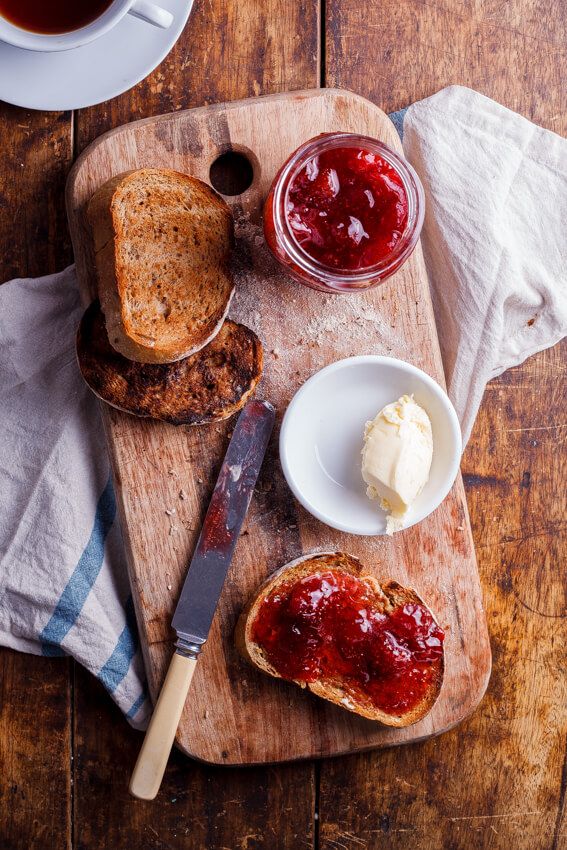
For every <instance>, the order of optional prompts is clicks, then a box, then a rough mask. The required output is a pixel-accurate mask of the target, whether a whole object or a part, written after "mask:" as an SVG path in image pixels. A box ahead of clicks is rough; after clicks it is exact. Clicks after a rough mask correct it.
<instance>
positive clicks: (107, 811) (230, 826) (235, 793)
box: [74, 669, 314, 850]
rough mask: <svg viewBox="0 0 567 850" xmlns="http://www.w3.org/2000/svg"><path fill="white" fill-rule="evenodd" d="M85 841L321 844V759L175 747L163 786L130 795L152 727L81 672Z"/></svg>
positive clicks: (82, 845)
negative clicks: (252, 758) (254, 759)
mask: <svg viewBox="0 0 567 850" xmlns="http://www.w3.org/2000/svg"><path fill="white" fill-rule="evenodd" d="M76 717H77V724H76V740H75V744H76V754H77V755H76V764H75V783H76V794H77V807H76V820H75V845H74V847H75V848H76V850H95V848H96V850H127V848H131V847H132V846H135V847H136V848H139V850H166V848H167V850H205V848H206V850H227V848H230V850H233V848H234V850H236V848H238V850H240V848H242V850H246V849H247V848H248V850H253V849H254V850H261V848H269V849H270V850H285V848H291V847H293V848H297V850H301V848H302V847H312V846H313V823H314V821H313V800H314V774H313V768H312V765H311V764H309V763H307V762H306V763H303V764H300V765H289V766H286V767H279V768H270V767H257V768H252V769H248V770H230V769H226V768H212V767H210V766H207V765H203V764H199V763H198V762H195V761H189V760H188V759H187V758H186V757H185V756H183V755H182V754H181V753H180V752H178V751H174V753H173V754H172V756H171V758H170V761H169V765H168V769H167V772H166V775H165V779H164V782H163V784H162V787H161V790H160V792H159V795H158V797H157V799H156V800H155V801H152V802H150V803H145V802H141V801H140V800H135V799H134V798H133V797H131V796H130V795H129V794H128V780H129V778H130V771H131V769H132V766H133V764H134V762H135V760H136V756H137V754H138V750H139V747H140V745H141V741H142V736H141V734H140V733H139V732H135V731H134V730H133V729H129V728H128V727H127V725H126V724H125V722H124V718H123V717H122V716H121V714H120V712H119V711H118V709H117V708H116V707H115V706H113V705H112V704H111V702H110V700H109V699H108V696H107V695H106V694H105V693H104V691H103V689H102V687H101V686H100V685H99V683H97V682H96V681H95V680H94V679H92V678H91V677H90V676H88V674H87V673H85V671H84V670H81V669H78V671H77V706H76Z"/></svg>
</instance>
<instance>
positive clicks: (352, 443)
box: [280, 355, 462, 535]
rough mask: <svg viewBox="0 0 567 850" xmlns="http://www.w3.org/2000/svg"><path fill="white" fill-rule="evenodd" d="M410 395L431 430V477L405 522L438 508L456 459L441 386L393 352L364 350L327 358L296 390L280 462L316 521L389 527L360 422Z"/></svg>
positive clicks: (355, 527) (363, 530)
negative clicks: (366, 473) (364, 467)
mask: <svg viewBox="0 0 567 850" xmlns="http://www.w3.org/2000/svg"><path fill="white" fill-rule="evenodd" d="M404 394H407V395H412V394H413V395H414V396H415V400H416V402H417V403H418V404H420V405H421V406H422V407H423V408H424V409H425V410H426V411H427V413H428V415H429V418H430V419H431V428H432V431H433V462H432V464H431V471H430V474H429V480H428V482H427V484H426V485H425V487H424V488H423V490H422V492H421V493H420V494H419V496H418V498H417V499H416V501H415V502H414V504H413V505H412V506H411V508H410V509H409V511H408V515H407V519H406V521H405V527H409V526H411V525H415V523H417V522H420V521H421V520H422V519H425V517H426V516H428V515H429V514H430V513H431V512H432V511H434V510H435V508H437V507H438V506H439V505H440V504H441V502H442V501H443V499H444V498H445V496H446V495H447V493H448V492H449V490H450V489H451V487H452V486H453V482H454V481H455V477H456V475H457V473H458V471H459V466H460V462H461V449H462V446H461V429H460V427H459V420H458V419H457V414H456V413H455V409H454V407H453V405H452V404H451V402H450V401H449V398H448V397H447V394H446V393H445V391H444V390H443V389H442V388H441V387H440V386H439V384H437V383H436V382H435V381H434V380H433V378H430V377H429V375H427V374H426V373H425V372H422V371H421V369H417V368H416V367H415V366H412V365H411V364H410V363H405V362H404V361H403V360H396V359H395V358H394V357H381V356H378V355H364V356H361V357H349V358H347V359H346V360H339V361H337V362H336V363H332V364H331V365H330V366H327V367H326V368H325V369H321V371H320V372H317V373H316V374H315V375H313V376H312V377H311V378H309V380H308V381H306V382H305V384H304V385H303V386H302V387H301V389H300V390H298V392H297V393H296V394H295V396H294V397H293V399H292V400H291V402H290V404H289V407H288V409H287V411H286V413H285V416H284V419H283V422H282V428H281V433H280V460H281V464H282V469H283V472H284V475H285V478H286V481H287V483H288V484H289V486H290V488H291V490H292V492H293V494H294V496H295V497H296V499H297V500H298V501H299V502H301V504H302V505H303V507H304V508H306V509H307V510H308V511H309V512H310V513H311V514H313V516H315V517H317V519H319V520H321V522H324V523H326V525H330V526H331V527H332V528H337V529H338V530H339V531H346V532H349V533H351V534H364V535H376V534H385V533H386V513H385V511H383V510H382V509H381V508H380V506H379V503H378V502H376V501H370V499H368V498H367V496H366V485H365V483H364V481H363V480H362V475H361V471H360V467H361V455H360V452H361V449H362V443H363V434H364V425H365V423H366V422H367V420H369V419H374V417H375V416H376V414H377V413H378V411H379V410H381V409H382V408H383V407H384V406H385V405H386V404H389V403H390V402H392V401H396V399H398V398H399V397H400V396H402V395H404Z"/></svg>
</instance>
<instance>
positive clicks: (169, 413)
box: [77, 301, 262, 425]
mask: <svg viewBox="0 0 567 850" xmlns="http://www.w3.org/2000/svg"><path fill="white" fill-rule="evenodd" d="M77 358H78V361H79V368H80V370H81V374H82V376H83V378H84V379H85V381H86V382H87V384H88V385H89V387H90V388H91V390H92V391H93V392H94V393H95V394H96V395H97V396H99V398H101V399H102V400H103V401H106V402H107V404H110V405H112V406H113V407H117V408H118V409H119V410H124V411H126V412H127V413H132V414H133V415H134V416H145V417H150V418H151V419H162V420H163V421H164V422H171V423H172V424H173V425H200V424H203V423H204V422H212V421H214V420H220V419H228V417H229V416H232V414H233V413H236V411H237V410H240V409H241V408H242V407H244V404H245V403H246V401H247V399H248V398H249V396H250V395H251V394H252V393H253V392H254V389H255V387H256V384H257V383H258V381H259V380H260V376H261V374H262V345H261V343H260V340H259V339H258V337H257V336H256V334H255V333H253V332H252V331H251V330H249V328H246V327H244V325H239V324H237V323H236V322H232V321H230V320H227V321H226V322H225V323H224V324H223V326H222V328H221V330H220V331H219V333H218V334H217V336H216V337H215V338H214V339H213V341H212V342H210V343H209V344H208V345H207V346H206V347H205V348H203V349H201V351H198V352H197V353H196V354H193V355H192V356H191V357H187V358H185V359H184V360H177V361H175V363H161V364H159V363H135V362H134V361H132V360H128V359H127V358H126V357H124V356H123V355H122V354H120V353H119V352H118V351H115V349H114V348H113V347H112V346H111V345H110V343H109V341H108V334H107V332H106V327H105V323H104V317H103V315H102V312H101V310H100V305H99V303H98V301H95V302H93V303H92V304H91V305H90V307H88V309H87V310H86V311H85V314H84V315H83V318H82V319H81V323H80V325H79V330H78V332H77Z"/></svg>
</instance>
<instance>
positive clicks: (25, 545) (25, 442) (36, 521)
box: [0, 86, 567, 728]
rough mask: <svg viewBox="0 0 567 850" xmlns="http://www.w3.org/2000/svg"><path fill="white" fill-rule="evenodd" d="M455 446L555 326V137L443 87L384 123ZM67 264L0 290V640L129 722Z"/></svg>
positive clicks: (142, 705)
mask: <svg viewBox="0 0 567 850" xmlns="http://www.w3.org/2000/svg"><path fill="white" fill-rule="evenodd" d="M392 118H393V120H394V122H395V123H396V126H397V127H398V129H399V131H400V135H402V136H403V145H404V150H405V153H406V156H407V158H408V159H409V160H410V162H411V163H412V164H413V166H414V167H415V169H416V171H417V172H418V174H419V176H420V177H421V180H422V182H423V184H424V189H425V195H426V205H427V209H426V217H425V224H424V229H423V234H422V242H423V247H424V253H425V259H426V265H427V270H428V274H429V279H430V284H431V290H432V294H433V301H434V307H435V312H436V318H437V327H438V332H439V337H440V341H441V348H442V353H443V360H444V365H445V372H446V377H447V385H448V390H449V395H450V397H451V399H452V401H453V403H454V405H455V407H456V409H457V413H458V415H459V419H460V422H461V426H462V430H463V438H464V442H466V440H467V439H468V437H469V435H470V431H471V428H472V425H473V422H474V418H475V416H476V413H477V410H478V406H479V404H480V401H481V398H482V394H483V391H484V387H485V385H486V383H487V381H488V380H490V378H492V377H495V376H496V375H498V374H500V373H501V372H502V371H504V370H505V369H507V368H508V367H510V366H513V365H516V364H518V363H520V362H521V361H522V360H523V359H525V358H526V357H528V356H529V355H531V354H533V353H535V352H536V351H540V350H541V349H543V348H546V347H548V346H550V345H553V344H554V343H556V342H557V341H558V340H560V339H561V338H562V337H563V336H564V335H565V332H566V327H567V281H566V271H565V270H566V269H567V240H566V239H565V224H564V222H565V221H567V171H566V169H567V141H566V140H564V139H562V138H560V137H559V136H557V135H555V134H554V133H551V132H549V131H546V130H542V129H541V128H539V127H536V126H535V125H534V124H531V123H530V122H529V121H527V120H526V119H524V118H522V117H520V116H519V115H516V114H514V113H513V112H511V111H510V110H508V109H505V108H504V107H502V106H500V105H498V104H496V103H494V102H493V101H491V100H489V99H487V98H485V97H483V96H482V95H480V94H477V93H475V92H473V91H470V90H469V89H465V88H462V87H458V86H453V87H450V88H448V89H444V90H443V91H441V92H439V93H438V94H436V95H434V96H433V97H430V98H427V99H426V100H423V101H420V102H419V103H416V104H414V105H412V106H410V107H409V108H408V109H406V110H403V111H401V112H399V113H396V114H395V115H393V116H392ZM81 312H82V308H81V307H80V304H79V297H78V290H77V286H76V281H75V273H74V268H73V267H69V268H68V269H66V270H65V271H64V272H62V273H60V274H58V275H49V276H47V277H44V278H39V279H36V280H15V281H12V282H11V283H9V284H5V285H4V286H1V287H0V434H1V435H2V437H1V439H0V505H1V511H0V565H1V571H0V643H2V644H4V645H6V646H10V647H13V648H14V649H19V650H22V651H25V652H33V653H37V654H41V653H43V654H44V655H55V654H63V653H66V654H70V655H72V656H73V657H74V658H76V659H77V660H78V661H79V662H80V663H81V664H83V665H84V666H85V667H87V668H88V669H89V670H90V671H91V672H92V673H93V674H94V675H96V676H98V678H99V679H100V680H101V681H102V683H103V684H104V685H105V687H106V688H107V689H108V691H109V692H110V694H111V695H112V697H113V699H114V700H115V701H116V702H117V704H118V705H119V706H120V708H121V709H122V711H123V712H124V714H125V715H126V716H127V718H128V719H129V721H130V722H131V723H132V724H133V725H135V726H138V727H141V728H143V727H144V726H145V725H146V723H147V719H148V717H149V714H150V711H151V707H150V702H149V699H148V696H147V692H146V688H145V684H144V670H143V663H142V659H141V655H140V651H139V648H138V641H137V633H136V626H135V621H134V616H133V608H132V600H131V596H130V592H129V587H128V580H127V577H126V568H125V559H124V553H123V549H122V545H121V539H120V530H119V527H118V523H117V521H116V516H115V503H114V495H113V492H112V485H111V481H110V473H109V464H108V460H107V456H106V450H105V446H104V437H103V432H102V424H101V419H100V412H99V406H98V401H97V400H96V399H95V397H94V396H93V395H92V394H91V393H90V391H89V390H88V389H87V387H86V386H85V385H84V384H83V381H82V379H81V377H80V375H79V372H78V368H77V366H76V361H75V351H74V336H75V330H76V327H77V325H78V321H79V318H80V315H81Z"/></svg>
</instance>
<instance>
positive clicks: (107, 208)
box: [87, 168, 234, 363]
mask: <svg viewBox="0 0 567 850" xmlns="http://www.w3.org/2000/svg"><path fill="white" fill-rule="evenodd" d="M136 193H138V194H137V195H136ZM134 195H135V196H136V198H137V197H138V196H140V195H141V196H142V200H140V201H139V202H138V201H136V203H140V204H145V209H146V210H147V209H150V212H151V215H150V218H151V220H152V222H154V224H155V228H157V230H158V231H159V232H160V233H161V228H162V227H163V228H164V229H165V230H167V229H168V228H169V230H174V231H175V233H173V232H172V233H169V234H165V235H164V234H163V233H161V235H160V238H161V239H162V242H164V243H165V247H164V249H163V250H164V253H163V255H160V253H159V250H158V253H157V255H156V253H155V252H153V253H151V254H150V251H149V250H148V246H152V244H153V243H154V242H155V233H153V232H150V231H149V229H148V227H147V225H146V226H145V227H144V225H143V224H142V225H137V224H133V222H134V223H136V213H135V206H134V207H133V196H134ZM146 195H147V198H146ZM174 195H175V196H176V197H175V202H176V203H177V205H178V207H179V209H177V210H173V209H172V205H173V202H174V201H173V198H174ZM131 196H132V197H131ZM177 196H179V197H177ZM181 200H183V201H184V204H183V203H181ZM140 215H141V213H140ZM87 217H88V220H89V223H90V225H91V230H92V237H93V242H94V251H95V261H96V271H97V281H98V295H99V298H100V302H101V305H102V310H103V312H104V315H105V320H106V325H107V330H108V334H109V339H110V341H111V344H112V346H113V347H114V348H115V349H116V350H117V351H119V352H120V353H121V354H123V355H124V356H125V357H128V358H129V359H130V360H136V361H138V362H140V363H170V362H173V361H175V360H180V359H182V358H185V357H189V356H190V355H191V354H194V353H195V352H197V351H199V350H200V349H201V348H204V346H205V345H207V344H208V343H209V342H210V341H211V340H212V339H214V337H215V336H216V334H217V333H218V332H219V330H220V328H221V326H222V323H223V321H224V319H225V318H226V316H227V314H228V310H229V307H230V301H231V298H232V295H233V292H234V281H233V278H232V271H231V268H230V255H231V252H232V248H233V246H234V221H233V217H232V213H231V211H230V208H229V206H228V204H227V203H226V202H225V201H224V200H223V198H221V196H220V195H218V194H217V193H216V192H215V191H214V190H213V189H212V188H211V187H210V186H208V185H207V184H206V183H203V182H202V181H201V180H198V179H197V178H196V177H191V176H190V175H188V174H182V173H180V172H177V171H173V170H172V169H166V168H160V169H157V168H142V169H138V170H134V171H127V172H124V173H123V174H119V175H116V176H115V177H113V178H111V179H110V180H108V181H107V182H106V183H104V184H103V185H102V186H101V187H100V188H99V189H98V190H97V191H96V192H95V193H94V195H93V196H92V198H91V200H90V202H89V204H88V207H87ZM201 219H202V220H201ZM211 220H212V221H213V223H214V227H212V226H211ZM140 228H141V232H140ZM146 231H148V232H146ZM132 234H135V238H136V239H137V240H138V243H141V246H140V245H138V247H136V248H135V249H132V250H134V254H133V257H134V256H136V254H137V255H138V259H137V260H134V259H133V257H131V258H130V260H129V261H128V262H126V261H125V259H124V256H125V254H127V253H128V251H127V248H128V245H129V243H130V241H131V240H132V239H133V238H134V237H133V236H132ZM172 239H175V240H176V242H177V240H179V245H177V244H176V245H173V244H172V243H171V240H172ZM193 241H195V245H194V244H193ZM189 243H191V244H189ZM197 244H198V245H199V246H200V247H199V248H197V247H196V245H197ZM154 248H155V245H154ZM174 248H175V250H174ZM177 248H179V250H177ZM140 250H142V252H143V253H142V255H140ZM207 252H208V253H209V254H212V255H213V257H214V262H213V261H212V260H211V258H210V257H207ZM193 259H194V260H195V268H194V269H191V268H190V269H189V270H187V269H186V270H185V275H180V274H177V273H176V267H175V265H174V263H179V262H185V264H187V263H189V265H191V262H192V261H193ZM162 261H163V262H162ZM160 275H165V276H166V277H168V278H169V280H168V281H165V282H163V287H162V285H161V283H160V284H159V286H158V283H159V279H160ZM171 278H175V280H174V281H173V283H172V280H171ZM172 287H173V288H172ZM133 290H135V297H133V294H132V291H133ZM195 294H197V295H199V296H200V297H201V300H203V301H204V302H205V303H204V304H203V305H202V309H201V312H199V309H200V308H201V305H200V304H199V298H195V297H193V296H194V295H195ZM184 302H186V303H184ZM133 304H134V305H135V308H134V309H133V307H132V305H133ZM171 305H173V308H172V306H171ZM172 309H173V312H172V313H171V312H170V313H168V312H167V311H168V310H169V311H171V310H172ZM192 310H193V311H195V310H197V312H196V315H191V311H192Z"/></svg>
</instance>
